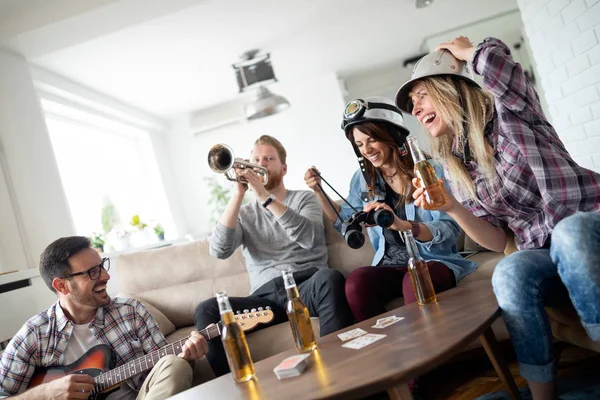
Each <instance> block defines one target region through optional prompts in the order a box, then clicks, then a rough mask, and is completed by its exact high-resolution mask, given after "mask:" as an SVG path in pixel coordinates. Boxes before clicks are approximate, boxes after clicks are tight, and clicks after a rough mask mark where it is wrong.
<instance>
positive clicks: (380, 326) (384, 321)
mask: <svg viewBox="0 0 600 400" xmlns="http://www.w3.org/2000/svg"><path fill="white" fill-rule="evenodd" d="M403 319H404V317H389V318H383V319H382V321H381V322H380V321H379V320H378V321H377V323H376V324H375V325H373V326H372V327H371V328H376V329H383V328H385V327H388V326H390V325H392V324H395V323H396V322H398V321H402V320H403Z"/></svg>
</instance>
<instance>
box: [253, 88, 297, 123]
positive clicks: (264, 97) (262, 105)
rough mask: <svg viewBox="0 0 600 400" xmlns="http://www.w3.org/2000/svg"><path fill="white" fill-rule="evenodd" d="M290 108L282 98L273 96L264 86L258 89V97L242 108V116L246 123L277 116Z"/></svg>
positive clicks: (287, 102) (276, 95)
mask: <svg viewBox="0 0 600 400" xmlns="http://www.w3.org/2000/svg"><path fill="white" fill-rule="evenodd" d="M289 106H290V102H289V101H287V99H286V98H285V97H283V96H280V95H278V94H273V93H271V92H270V91H269V89H267V88H266V87H264V86H261V87H259V88H258V97H257V98H256V100H255V101H253V102H252V103H248V104H246V105H245V106H244V115H245V116H246V119H247V120H248V121H253V120H255V119H259V118H263V117H268V116H269V115H273V114H277V113H278V112H280V111H283V110H285V109H286V108H288V107H289Z"/></svg>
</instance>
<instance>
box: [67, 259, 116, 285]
mask: <svg viewBox="0 0 600 400" xmlns="http://www.w3.org/2000/svg"><path fill="white" fill-rule="evenodd" d="M102 269H104V270H105V271H108V270H109V269H110V258H108V257H105V258H103V259H102V262H101V263H100V264H98V265H95V266H93V267H92V268H90V269H88V270H86V271H81V272H75V273H74V274H69V275H66V276H61V278H62V279H66V278H71V277H73V276H77V275H85V274H88V275H89V276H90V279H91V280H93V281H95V280H96V279H98V278H100V274H101V273H102Z"/></svg>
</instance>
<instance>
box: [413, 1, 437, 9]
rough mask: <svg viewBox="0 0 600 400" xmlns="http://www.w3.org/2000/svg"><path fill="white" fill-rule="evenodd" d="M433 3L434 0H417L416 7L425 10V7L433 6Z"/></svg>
mask: <svg viewBox="0 0 600 400" xmlns="http://www.w3.org/2000/svg"><path fill="white" fill-rule="evenodd" d="M431 3H433V0H417V2H416V3H415V6H416V7H417V8H425V7H429V6H430V5H431Z"/></svg>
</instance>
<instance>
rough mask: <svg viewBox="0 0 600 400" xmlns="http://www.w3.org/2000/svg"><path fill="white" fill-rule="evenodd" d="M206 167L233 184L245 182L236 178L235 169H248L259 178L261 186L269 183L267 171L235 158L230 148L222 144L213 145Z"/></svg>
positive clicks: (239, 177)
mask: <svg viewBox="0 0 600 400" xmlns="http://www.w3.org/2000/svg"><path fill="white" fill-rule="evenodd" d="M208 166H209V167H210V169H212V170H213V171H214V172H216V173H218V174H225V177H226V178H227V179H229V180H230V181H233V182H243V183H246V180H245V179H244V178H243V177H241V176H238V175H237V174H236V172H235V170H236V169H246V168H250V169H252V170H253V171H254V172H256V174H257V175H258V176H259V177H260V179H261V181H262V184H263V185H266V184H267V182H269V174H268V173H267V169H266V168H265V167H263V166H261V165H258V164H253V163H251V162H249V161H247V160H244V159H241V158H235V156H234V154H233V150H232V149H231V147H229V146H228V145H226V144H224V143H219V144H215V145H214V146H213V147H211V149H210V151H209V152H208Z"/></svg>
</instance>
